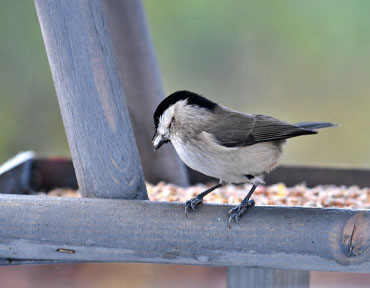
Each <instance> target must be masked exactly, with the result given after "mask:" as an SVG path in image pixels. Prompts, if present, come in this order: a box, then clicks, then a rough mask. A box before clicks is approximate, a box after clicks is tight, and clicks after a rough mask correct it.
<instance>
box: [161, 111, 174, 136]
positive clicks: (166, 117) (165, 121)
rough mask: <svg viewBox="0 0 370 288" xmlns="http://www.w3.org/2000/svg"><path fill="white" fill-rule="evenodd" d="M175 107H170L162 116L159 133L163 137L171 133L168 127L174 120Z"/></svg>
mask: <svg viewBox="0 0 370 288" xmlns="http://www.w3.org/2000/svg"><path fill="white" fill-rule="evenodd" d="M174 106H175V105H172V106H171V107H169V108H168V109H167V110H166V111H164V113H163V114H162V116H161V117H160V118H159V124H158V129H157V131H158V133H159V134H161V135H165V134H167V133H168V132H169V131H168V127H169V126H170V124H171V121H172V118H173V116H174V114H175V107H174Z"/></svg>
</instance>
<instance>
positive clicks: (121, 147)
mask: <svg viewBox="0 0 370 288" xmlns="http://www.w3.org/2000/svg"><path fill="white" fill-rule="evenodd" d="M35 4H36V10H37V15H38V18H39V21H40V25H41V31H42V35H43V38H44V42H45V47H46V52H47V55H48V59H49V64H50V68H51V72H52V76H53V80H54V84H55V89H56V92H57V96H58V101H59V106H60V108H61V112H62V118H63V122H64V126H65V130H66V134H67V139H68V142H69V146H70V151H71V155H72V160H73V164H74V167H75V169H76V175H77V180H78V184H79V187H80V190H81V192H82V194H83V196H85V197H101V198H126V199H146V198H147V195H146V191H145V185H144V179H143V175H142V170H141V166H140V161H139V156H138V152H137V148H136V143H135V138H134V135H133V132H132V129H131V124H130V119H129V114H128V110H127V107H126V103H125V98H124V94H123V91H122V89H121V86H120V81H119V76H118V73H117V68H116V63H115V58H114V51H113V47H112V43H111V40H110V36H109V33H108V28H107V24H106V21H105V18H104V14H103V7H102V3H101V0H63V1H59V0H49V1H43V0H35Z"/></svg>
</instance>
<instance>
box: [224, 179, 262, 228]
mask: <svg viewBox="0 0 370 288" xmlns="http://www.w3.org/2000/svg"><path fill="white" fill-rule="evenodd" d="M256 188H257V185H256V184H253V186H252V188H251V190H249V192H248V195H247V196H246V197H245V198H244V199H243V201H242V202H241V203H240V205H238V206H236V207H235V208H233V209H231V210H230V211H229V215H230V218H229V228H231V222H232V221H233V220H234V221H235V222H236V223H239V219H240V217H241V216H242V215H243V214H244V213H245V211H247V208H248V207H249V206H254V200H253V199H251V200H250V199H249V198H250V197H251V196H252V194H253V192H254V190H256Z"/></svg>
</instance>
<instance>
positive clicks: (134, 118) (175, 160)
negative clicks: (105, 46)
mask: <svg viewBox="0 0 370 288" xmlns="http://www.w3.org/2000/svg"><path fill="white" fill-rule="evenodd" d="M103 7H104V11H105V15H106V19H107V24H108V28H109V32H110V35H111V39H112V43H113V47H114V50H115V55H116V59H117V66H118V72H119V76H120V79H121V83H122V88H123V90H124V92H125V96H126V102H127V106H128V110H129V112H130V116H131V123H132V126H133V128H134V134H135V138H136V143H137V145H138V149H139V154H140V158H141V163H142V166H143V171H144V176H145V180H146V181H148V182H150V183H158V182H159V181H166V182H170V183H174V184H177V185H181V186H187V185H189V182H188V177H187V171H186V169H185V166H184V164H183V162H182V161H181V160H180V158H179V157H178V156H177V154H176V152H175V150H174V148H173V147H172V145H165V146H163V147H162V148H161V149H160V150H158V151H156V152H154V149H153V145H152V142H151V140H152V136H153V134H154V123H153V113H154V111H155V109H156V107H157V105H158V104H159V103H160V102H161V101H162V100H163V98H164V97H165V93H164V89H163V86H162V81H161V77H160V72H159V68H158V63H157V61H156V57H155V53H154V49H153V45H152V42H151V39H150V36H149V31H148V27H147V23H146V20H145V15H144V9H143V7H142V4H141V1H140V0H104V1H103Z"/></svg>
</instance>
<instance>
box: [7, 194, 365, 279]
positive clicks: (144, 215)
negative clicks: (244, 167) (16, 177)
mask: <svg viewBox="0 0 370 288" xmlns="http://www.w3.org/2000/svg"><path fill="white" fill-rule="evenodd" d="M229 209H230V206H229V205H201V206H200V207H197V211H196V212H194V213H191V214H190V217H189V218H188V219H186V218H185V216H184V207H183V204H182V203H165V202H150V201H135V200H110V199H88V198H85V199H73V198H57V197H39V196H20V195H0V219H1V221H0V258H3V259H7V261H14V262H15V263H18V264H19V263H20V261H28V262H27V263H32V261H61V262H86V261H88V262H96V261H99V262H100V261H108V262H116V261H124V262H149V263H173V264H195V265H220V266H257V267H265V268H279V269H303V270H324V271H328V270H329V271H346V272H367V273H369V272H370V249H369V245H368V244H369V243H370V211H369V210H350V209H320V208H302V207H301V208H295V207H272V206H271V207H268V206H266V207H261V206H257V207H251V208H250V210H249V211H248V212H247V214H246V215H245V216H244V217H243V218H242V219H241V221H240V222H241V223H240V225H236V224H235V225H233V227H232V229H231V230H230V229H228V227H227V216H226V212H227V211H228V210H229ZM17 259H18V260H17ZM2 263H4V262H2ZM10 264H11V263H10Z"/></svg>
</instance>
